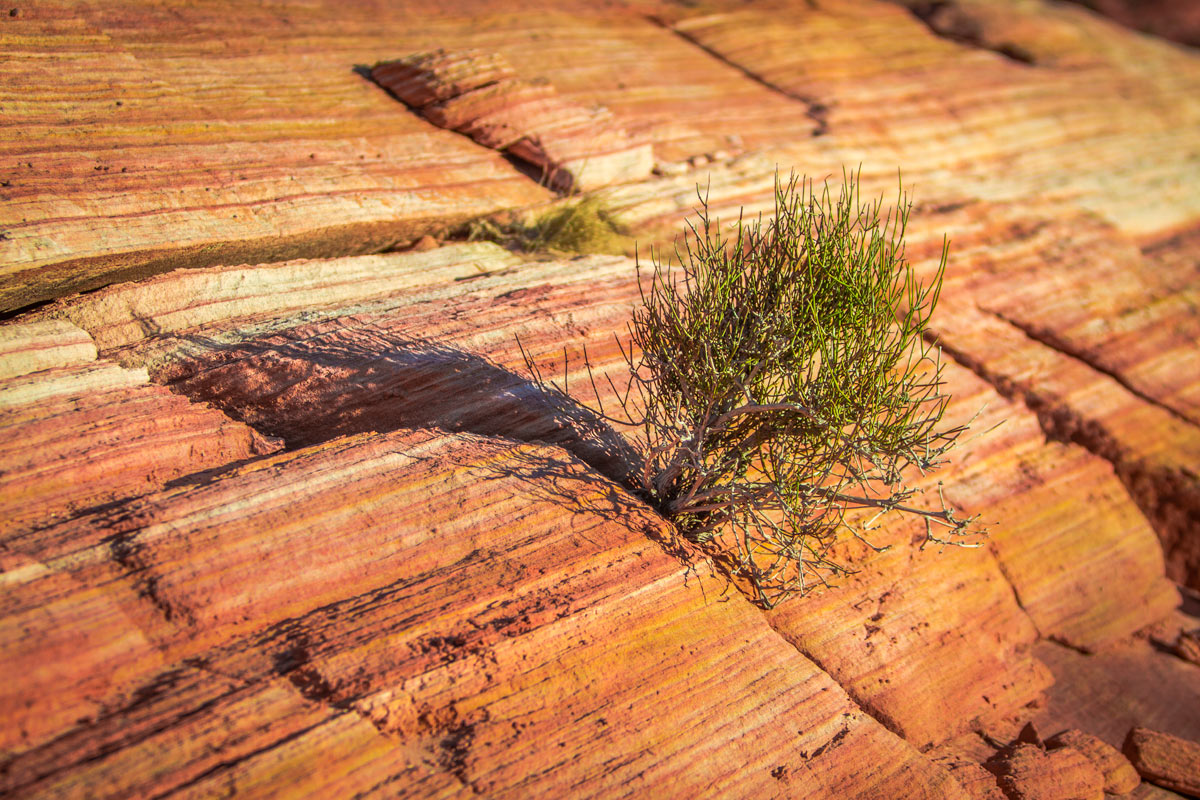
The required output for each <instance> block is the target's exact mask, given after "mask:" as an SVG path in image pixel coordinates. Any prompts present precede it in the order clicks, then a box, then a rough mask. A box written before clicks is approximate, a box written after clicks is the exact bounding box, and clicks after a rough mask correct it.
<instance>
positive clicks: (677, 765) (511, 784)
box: [3, 431, 963, 798]
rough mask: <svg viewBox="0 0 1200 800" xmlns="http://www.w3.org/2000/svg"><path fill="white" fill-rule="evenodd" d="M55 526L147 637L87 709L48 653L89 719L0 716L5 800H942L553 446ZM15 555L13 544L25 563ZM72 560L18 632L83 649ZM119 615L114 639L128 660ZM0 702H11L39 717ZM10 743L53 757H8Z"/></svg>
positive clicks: (193, 492)
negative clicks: (292, 797)
mask: <svg viewBox="0 0 1200 800" xmlns="http://www.w3.org/2000/svg"><path fill="white" fill-rule="evenodd" d="M62 527H63V528H64V529H67V530H66V531H53V530H52V531H47V532H46V534H45V536H44V537H43V539H44V541H45V542H61V541H63V540H65V539H67V538H68V537H67V535H66V534H67V532H69V530H86V529H90V528H97V527H99V528H103V529H104V530H106V531H110V532H112V533H113V534H114V537H115V540H116V541H117V542H119V548H118V546H117V544H113V545H111V547H112V553H111V556H110V557H111V558H112V559H118V558H119V561H120V566H121V567H123V568H124V569H125V570H127V571H128V573H127V576H125V577H121V578H118V579H117V580H115V581H112V582H110V584H109V585H111V586H115V587H117V588H119V587H121V586H128V585H140V586H142V587H144V589H145V592H144V594H143V595H142V596H141V597H137V596H122V595H119V594H114V593H113V592H114V589H111V588H110V589H108V590H101V592H100V593H99V597H100V598H103V599H105V600H106V601H108V602H110V603H112V604H115V605H116V606H117V607H121V606H131V605H140V612H141V614H142V615H143V616H152V615H154V614H157V615H158V617H157V619H156V620H154V621H153V622H152V623H147V624H146V625H145V630H146V632H147V636H149V637H150V638H152V639H153V645H154V646H153V648H152V649H151V652H153V653H154V654H155V658H156V659H160V660H159V661H156V660H154V659H145V658H131V659H129V661H130V663H131V673H130V674H123V673H120V672H110V673H108V674H107V675H105V679H106V680H107V681H109V682H111V683H112V684H113V685H112V686H109V687H106V688H107V693H101V694H97V691H96V690H95V689H94V688H93V687H92V686H91V685H90V684H89V683H88V679H87V678H86V676H88V675H89V674H90V675H95V673H94V672H93V671H92V670H91V667H92V666H93V665H94V663H95V661H96V659H97V658H98V657H99V654H98V653H96V652H95V651H94V650H89V649H84V650H79V651H75V652H72V651H70V650H67V649H64V650H63V651H61V653H60V656H61V657H60V659H59V660H58V661H57V666H56V669H57V670H58V671H59V673H60V675H59V676H58V677H59V680H58V688H59V691H58V692H56V693H55V692H50V693H47V694H49V695H50V696H53V697H54V698H55V701H56V702H57V703H60V704H61V703H65V702H66V701H67V700H73V701H74V702H75V704H76V707H78V706H79V704H81V703H83V704H86V703H87V700H88V698H89V697H93V696H95V697H96V698H97V700H102V701H103V702H99V703H98V704H97V705H94V706H91V709H92V710H91V713H90V714H87V715H80V717H79V718H78V719H73V718H68V719H62V718H55V717H47V715H45V714H40V713H38V712H39V711H42V710H43V709H39V708H37V707H36V704H35V706H34V707H32V708H31V707H21V704H19V703H14V704H13V705H15V706H17V707H16V708H15V709H12V710H13V712H14V716H13V717H11V718H10V719H12V720H13V724H12V726H11V728H10V729H9V730H10V732H12V733H14V734H16V738H15V740H14V741H11V742H9V743H8V747H7V749H8V752H9V754H10V755H9V758H8V760H7V763H6V766H5V769H4V771H3V786H4V788H5V789H6V790H8V791H10V792H16V791H19V792H21V793H26V794H31V795H37V794H43V793H45V794H49V793H55V792H63V793H66V794H78V793H79V792H81V791H87V792H89V793H90V794H91V796H122V795H126V794H130V793H132V794H154V793H157V792H161V791H177V790H178V791H184V792H185V793H194V794H198V795H204V794H206V793H208V792H211V791H215V790H216V789H217V788H218V787H232V788H235V789H237V790H238V791H239V792H241V791H247V792H256V791H257V792H269V791H270V790H271V789H272V788H274V789H278V787H280V786H287V787H289V790H290V791H333V792H338V793H341V792H357V791H373V792H376V793H379V794H382V795H388V796H394V794H395V793H401V794H413V795H416V794H422V793H434V794H438V793H443V792H446V791H447V790H456V791H457V790H459V789H460V787H466V788H467V789H470V790H474V791H482V792H483V793H485V794H488V795H489V796H501V797H503V796H514V797H516V796H528V795H529V794H531V793H533V794H539V795H564V794H571V795H575V796H630V795H634V794H640V793H642V792H643V791H645V790H647V788H648V787H651V786H653V787H655V788H656V790H659V791H668V792H670V793H679V794H695V793H698V792H701V791H703V792H709V793H713V792H715V793H716V794H719V795H724V796H742V795H744V793H745V792H747V791H753V792H768V793H778V792H781V791H783V792H789V793H790V792H797V793H814V792H816V793H818V794H825V795H829V796H837V795H839V794H845V793H847V792H850V791H853V792H854V793H856V794H860V795H863V796H877V797H880V798H883V797H928V798H940V797H956V796H957V797H961V796H963V795H961V793H960V792H961V790H960V789H959V787H958V786H957V784H956V783H954V781H953V780H952V779H951V778H949V776H948V775H946V774H945V773H944V772H943V771H941V770H940V769H939V768H937V767H935V766H934V765H932V764H931V763H929V762H928V761H926V760H925V759H923V758H922V757H921V756H920V755H919V754H918V753H917V752H916V751H915V750H914V749H912V748H911V746H910V745H908V744H906V743H904V742H903V741H902V740H900V739H899V738H897V737H895V736H894V735H892V734H891V733H889V732H888V731H886V730H884V729H883V728H882V727H881V726H879V725H878V724H877V723H876V722H875V721H874V720H872V719H871V718H870V717H868V716H866V715H865V714H863V713H862V712H861V711H860V710H858V709H857V707H856V706H855V705H854V704H853V703H852V702H851V701H850V700H849V698H848V697H847V696H846V695H845V693H844V692H842V691H841V689H840V688H838V686H837V685H836V684H835V683H834V682H833V681H832V680H831V679H830V678H829V677H828V676H827V675H825V674H824V673H823V672H821V671H820V670H819V669H818V668H816V667H815V666H814V665H813V664H812V663H811V662H809V661H807V660H806V659H804V658H803V657H802V656H800V655H799V654H797V653H796V652H795V650H794V649H792V648H791V647H790V646H789V645H787V644H786V643H785V642H784V641H783V640H782V639H780V638H779V637H778V636H777V635H776V634H775V633H774V632H773V631H772V630H771V629H770V627H769V626H767V625H766V623H765V621H764V620H763V619H762V617H761V615H760V614H759V613H758V612H757V611H756V610H754V609H753V608H752V607H751V606H750V605H749V604H748V603H746V602H745V601H744V600H742V599H740V598H738V597H736V596H726V595H724V593H723V586H722V581H721V580H719V579H716V578H714V577H713V576H711V575H710V574H709V573H708V569H709V567H707V566H705V565H704V564H703V563H700V564H695V565H694V566H692V567H688V566H687V565H686V564H684V563H683V562H681V561H679V560H677V559H676V558H675V557H672V556H671V555H669V554H668V550H665V549H664V545H669V544H670V541H671V536H672V535H673V534H672V533H671V531H670V529H669V528H667V527H666V526H664V525H663V523H662V522H661V521H659V520H657V519H655V518H654V516H653V515H651V514H649V513H648V511H646V510H645V509H644V508H641V507H640V506H639V504H638V503H636V501H634V500H633V499H632V498H631V497H629V496H628V495H626V494H624V493H623V492H622V491H621V490H620V489H618V488H617V487H616V486H614V485H612V484H611V483H608V482H607V481H605V480H604V479H602V478H599V477H597V476H596V475H595V473H593V472H591V471H590V470H588V469H587V468H586V466H585V465H583V464H582V463H581V462H578V461H576V460H574V459H571V458H570V457H569V456H567V455H566V454H564V453H563V452H562V451H558V450H554V449H550V448H546V447H540V446H518V445H514V444H513V443H511V442H504V441H495V440H487V439H482V438H480V437H474V436H451V435H447V434H445V433H442V432H436V431H430V432H421V433H395V434H389V435H382V436H371V435H362V436H357V437H350V438H341V439H335V440H332V441H330V442H327V443H325V444H322V445H316V446H314V447H310V448H305V449H302V450H298V451H295V452H292V453H286V454H279V455H275V456H271V457H269V458H267V459H264V460H260V461H258V462H256V463H254V464H252V465H248V466H245V467H241V468H238V469H236V470H234V471H232V472H228V473H225V474H222V475H219V476H217V477H216V478H215V479H212V480H209V481H207V482H204V483H200V484H189V485H183V486H179V487H176V488H173V489H170V490H167V491H164V492H161V493H158V494H155V495H150V496H147V497H145V498H143V499H141V500H138V501H134V502H133V503H130V504H128V505H127V506H126V507H125V508H123V509H121V510H119V511H116V510H114V511H107V512H104V511H102V512H99V513H97V514H95V515H92V516H85V517H81V518H79V519H78V520H73V521H70V522H66V523H63V525H62ZM38 546H39V543H38V542H37V541H27V542H26V543H25V544H24V546H23V547H24V549H25V550H26V551H27V552H30V553H31V554H33V555H34V557H37V556H39V555H40V556H42V557H43V558H44V557H46V555H47V553H44V552H39V550H38ZM107 547H109V545H108V544H107V543H99V544H97V545H95V546H93V547H92V548H91V550H90V551H88V552H90V553H91V555H90V556H89V558H90V560H91V561H94V562H95V561H101V560H103V558H104V555H105V550H106V548H107ZM87 560H88V559H82V560H81V559H80V558H79V557H75V558H65V557H64V558H59V559H51V560H50V561H49V562H48V570H49V573H48V574H47V575H46V576H45V577H43V578H42V582H43V583H46V582H47V581H52V580H55V579H57V580H60V581H66V583H67V584H68V587H69V586H72V585H73V586H75V587H77V588H76V589H75V592H74V593H73V594H72V593H71V592H70V590H69V588H68V589H67V590H66V591H65V592H64V597H63V602H64V603H66V604H67V605H68V607H69V608H71V609H72V610H73V611H74V612H75V616H72V617H61V616H60V617H59V618H57V619H54V620H51V619H49V618H45V619H40V618H39V619H37V620H34V621H33V625H32V627H33V628H34V630H39V631H40V630H47V635H48V634H49V633H50V630H49V629H51V628H52V623H55V624H54V625H53V628H52V630H53V631H55V632H58V635H59V636H61V637H63V638H64V639H69V638H71V637H72V636H74V637H78V636H79V633H80V631H79V626H82V625H85V624H86V621H87V620H88V619H89V617H90V616H91V611H92V609H89V608H87V607H86V605H81V604H83V603H86V601H87V599H88V598H89V597H96V596H97V594H96V591H95V589H92V590H91V591H90V592H89V591H86V590H85V586H86V585H87V584H86V583H85V582H84V581H83V577H84V575H85V574H86V571H87V570H88V569H89V567H87V566H86V565H85V562H86V561H87ZM108 567H109V568H111V571H113V572H119V571H120V570H116V569H115V565H114V564H112V563H110V564H108ZM22 569H24V570H25V572H28V571H29V570H28V568H27V567H23V566H21V565H14V566H13V569H12V570H10V571H8V572H6V576H7V575H13V576H14V577H15V576H16V575H23V574H24V572H22V571H21V570H22ZM43 571H45V570H43ZM91 585H93V586H97V585H96V584H91ZM101 585H103V584H101ZM97 588H99V586H97ZM24 597H25V602H32V601H34V600H36V599H37V598H36V597H34V595H32V594H25V595H24ZM113 619H114V626H115V627H116V630H117V631H119V630H120V627H119V625H118V624H117V623H119V621H120V619H119V617H113ZM138 619H139V617H138V616H137V614H136V612H134V613H131V619H127V620H126V627H125V636H126V639H125V641H127V642H130V643H137V642H142V646H143V647H144V646H145V643H144V641H143V640H142V639H141V638H140V631H141V630H142V628H140V627H139V625H138ZM6 621H7V622H11V624H12V626H13V628H15V627H16V626H17V625H19V624H27V626H28V621H25V620H22V619H14V618H13V617H11V616H9V615H6ZM10 629H12V628H10ZM135 634H138V638H131V637H133V636H134V635H135ZM44 645H45V641H44V640H43V639H42V638H40V637H38V636H32V637H31V636H25V637H20V638H17V637H14V638H12V639H10V640H9V641H8V642H6V644H5V651H6V652H7V653H10V654H14V655H17V656H18V657H29V658H36V657H37V656H38V655H39V654H44V653H45V652H46V649H45V646H44ZM102 646H104V642H103V641H99V640H97V643H96V645H95V647H97V648H99V647H102ZM110 647H111V646H110ZM125 649H126V650H128V649H129V645H128V644H126V645H125ZM160 663H161V664H162V666H161V667H158V666H157V665H158V664H160ZM81 676H84V677H82V679H81ZM14 677H15V680H14V681H13V683H12V684H11V689H10V690H11V691H13V692H14V693H15V694H17V695H18V696H21V695H29V694H32V695H33V696H36V697H45V696H46V695H45V694H42V693H41V692H36V691H34V690H37V689H43V688H45V687H43V686H40V685H38V686H35V685H33V684H31V683H30V682H29V681H30V677H29V674H28V673H18V674H17V675H15V676H14ZM121 697H124V698H127V699H125V700H124V701H121V700H120V698H121ZM664 709H670V712H669V713H668V712H665V711H664ZM64 713H65V712H64ZM35 720H36V721H37V724H38V725H39V726H43V727H49V726H51V725H52V730H53V731H54V733H56V734H57V736H55V737H54V738H52V739H51V738H50V737H48V736H45V735H43V736H34V735H32V734H31V732H30V723H31V722H33V721H35ZM851 754H853V756H851ZM385 783H386V784H387V788H384V784H385ZM783 787H787V788H786V789H784V788H783Z"/></svg>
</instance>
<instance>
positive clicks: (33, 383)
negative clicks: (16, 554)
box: [0, 320, 281, 544]
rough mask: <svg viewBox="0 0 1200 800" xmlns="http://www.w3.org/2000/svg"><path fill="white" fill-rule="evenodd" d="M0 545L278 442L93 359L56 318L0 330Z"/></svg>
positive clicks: (135, 372) (138, 371)
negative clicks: (63, 519) (32, 530)
mask: <svg viewBox="0 0 1200 800" xmlns="http://www.w3.org/2000/svg"><path fill="white" fill-rule="evenodd" d="M0 348H2V349H0V375H2V376H4V377H2V378H0V463H2V464H3V470H2V471H0V518H3V520H4V525H3V530H2V532H0V543H3V544H13V542H14V541H15V540H16V538H17V537H18V536H19V535H20V534H23V533H25V532H27V531H29V530H31V529H33V528H36V527H40V526H44V525H47V524H49V523H51V522H53V521H54V520H56V519H60V518H62V517H64V516H69V515H70V514H71V513H74V512H78V511H79V510H81V509H85V508H88V507H90V506H96V505H101V504H103V503H109V502H114V501H117V500H121V499H126V498H129V497H133V496H136V495H138V494H142V493H145V492H148V491H152V490H153V489H155V488H158V487H161V486H163V485H164V484H166V483H167V482H169V481H171V480H174V479H176V478H179V477H180V476H183V475H188V474H191V473H195V472H201V471H203V470H206V469H210V468H213V467H219V466H221V465H224V464H228V463H230V462H233V461H238V460H242V459H245V458H249V457H251V456H253V455H262V454H265V453H270V452H273V451H275V450H278V449H279V448H280V446H281V443H280V442H278V441H277V440H272V439H271V438H270V437H264V436H262V435H261V434H259V433H258V432H256V431H255V430H253V429H252V428H249V427H247V426H246V425H244V424H241V423H239V422H234V421H233V420H231V419H229V418H228V417H226V416H225V415H224V414H222V413H221V412H219V411H216V410H214V409H212V408H209V407H207V406H205V405H202V404H200V405H197V404H193V403H190V402H188V401H187V399H186V398H183V397H180V396H179V395H177V394H174V393H172V392H170V391H168V390H167V389H165V388H164V387H162V386H155V385H151V384H149V382H148V379H147V375H146V370H145V369H144V368H135V369H123V368H121V367H119V366H117V365H116V364H113V363H112V362H110V361H108V360H106V359H99V360H98V359H97V358H96V346H95V344H94V343H93V341H92V339H91V337H90V336H88V335H87V333H85V332H84V331H83V330H81V329H80V328H78V327H76V326H74V325H72V324H70V323H68V322H65V321H61V320H57V321H56V320H48V321H44V322H36V323H29V324H19V325H3V326H0Z"/></svg>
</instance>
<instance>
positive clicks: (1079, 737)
mask: <svg viewBox="0 0 1200 800" xmlns="http://www.w3.org/2000/svg"><path fill="white" fill-rule="evenodd" d="M1046 747H1047V748H1049V749H1051V750H1057V749H1059V748H1061V747H1070V748H1073V749H1075V750H1078V751H1079V752H1080V753H1082V754H1083V756H1084V758H1086V759H1088V760H1089V761H1091V762H1092V763H1093V764H1094V765H1095V766H1096V769H1098V770H1100V773H1101V774H1102V775H1103V776H1104V791H1106V792H1109V793H1111V794H1127V793H1129V792H1132V791H1133V790H1134V789H1136V788H1137V787H1138V784H1140V783H1141V782H1142V780H1141V778H1139V777H1138V774H1137V771H1136V770H1135V769H1134V768H1133V765H1132V764H1130V763H1129V759H1127V758H1125V756H1123V755H1121V753H1120V752H1118V750H1117V748H1115V747H1113V746H1112V745H1110V744H1109V743H1108V742H1106V741H1104V740H1103V739H1100V738H1097V737H1095V736H1092V735H1091V734H1090V733H1084V732H1083V731H1080V730H1074V729H1072V730H1067V731H1063V732H1062V733H1059V734H1056V735H1054V736H1051V737H1050V738H1049V739H1047V740H1046Z"/></svg>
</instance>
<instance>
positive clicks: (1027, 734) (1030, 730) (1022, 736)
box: [1017, 722, 1046, 750]
mask: <svg viewBox="0 0 1200 800" xmlns="http://www.w3.org/2000/svg"><path fill="white" fill-rule="evenodd" d="M1017 741H1018V742H1020V743H1023V744H1035V745H1037V746H1038V747H1040V748H1042V749H1043V750H1045V749H1046V743H1045V742H1043V741H1042V737H1041V735H1040V734H1038V730H1037V728H1035V727H1034V726H1033V723H1032V722H1026V723H1025V727H1024V728H1021V732H1020V733H1018V734H1017Z"/></svg>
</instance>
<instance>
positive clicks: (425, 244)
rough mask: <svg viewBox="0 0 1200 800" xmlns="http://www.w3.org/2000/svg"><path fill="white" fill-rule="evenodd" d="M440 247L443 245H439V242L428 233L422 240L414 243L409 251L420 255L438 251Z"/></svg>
mask: <svg viewBox="0 0 1200 800" xmlns="http://www.w3.org/2000/svg"><path fill="white" fill-rule="evenodd" d="M440 246H441V245H439V244H438V240H437V239H435V238H433V237H432V236H430V235H429V234H428V233H427V234H425V235H424V236H422V237H421V238H420V239H417V240H416V241H415V242H413V243H412V244H411V245H410V246H409V248H408V249H409V250H413V251H415V252H418V253H420V252H423V251H425V250H436V249H438V247H440Z"/></svg>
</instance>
